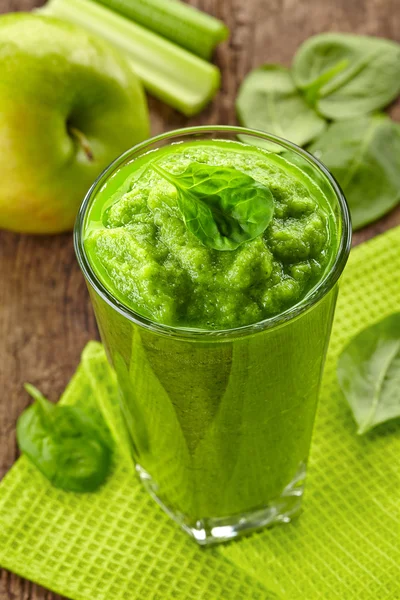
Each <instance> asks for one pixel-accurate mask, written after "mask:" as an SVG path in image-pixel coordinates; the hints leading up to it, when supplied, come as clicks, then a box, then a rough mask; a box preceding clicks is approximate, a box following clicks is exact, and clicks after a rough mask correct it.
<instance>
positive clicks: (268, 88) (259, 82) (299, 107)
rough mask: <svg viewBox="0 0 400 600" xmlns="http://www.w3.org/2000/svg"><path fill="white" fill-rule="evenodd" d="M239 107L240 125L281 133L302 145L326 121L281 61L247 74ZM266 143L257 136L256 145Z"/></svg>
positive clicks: (237, 101)
mask: <svg viewBox="0 0 400 600" xmlns="http://www.w3.org/2000/svg"><path fill="white" fill-rule="evenodd" d="M236 110H237V114H238V118H239V121H240V123H241V125H244V126H245V127H251V128H252V129H260V130H261V131H266V132H268V133H272V134H274V135H278V136H279V137H282V138H285V139H288V140H290V141H292V142H294V143H295V144H298V145H299V146H303V145H305V144H307V143H309V142H310V141H311V140H313V139H314V138H316V137H317V136H318V135H320V134H321V133H322V132H323V130H324V129H325V127H326V121H325V120H324V119H323V118H322V117H320V116H319V115H318V114H317V113H316V112H315V110H313V109H312V108H311V107H310V106H309V105H308V104H307V102H306V101H305V99H304V98H303V96H302V94H301V92H299V91H298V90H297V88H296V86H295V85H294V82H293V79H292V76H291V74H290V71H289V69H286V68H285V67H281V66H279V65H264V66H262V67H260V68H258V69H254V71H251V72H250V73H249V74H248V75H247V77H246V78H245V79H244V81H243V82H242V85H241V86H240V89H239V94H238V97H237V99H236ZM249 139H251V138H249ZM263 145H265V144H263V142H262V141H261V140H257V146H263ZM269 146H270V144H268V143H267V144H266V147H267V148H269Z"/></svg>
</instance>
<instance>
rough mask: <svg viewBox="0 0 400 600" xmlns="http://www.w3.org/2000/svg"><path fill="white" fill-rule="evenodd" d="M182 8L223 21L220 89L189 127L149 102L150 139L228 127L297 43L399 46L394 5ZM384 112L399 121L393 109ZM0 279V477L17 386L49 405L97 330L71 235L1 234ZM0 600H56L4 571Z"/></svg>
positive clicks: (312, 1)
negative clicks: (356, 40)
mask: <svg viewBox="0 0 400 600" xmlns="http://www.w3.org/2000/svg"><path fill="white" fill-rule="evenodd" d="M41 4H43V1H42V0H0V12H9V11H14V10H29V9H31V8H33V7H35V6H39V5H41ZM191 4H193V5H195V6H197V7H198V8H201V9H203V10H206V11H207V12H209V13H211V14H214V15H216V16H218V17H220V18H222V19H223V20H224V21H225V22H226V23H227V24H228V26H229V28H230V30H231V32H232V35H231V38H230V40H229V41H228V42H226V43H224V44H223V45H221V47H220V48H219V49H218V51H217V55H216V61H217V63H218V64H219V66H220V67H221V70H222V85H221V90H220V92H219V93H218V95H217V97H216V99H215V100H214V102H213V103H212V104H211V105H210V106H209V107H208V108H207V109H206V110H205V111H204V112H203V113H202V114H201V115H199V116H197V117H195V118H193V119H190V120H188V119H186V118H184V117H183V116H181V115H179V114H178V113H176V112H175V111H173V110H172V109H170V108H169V107H167V106H165V105H163V104H162V103H160V102H158V101H157V100H155V99H150V100H149V105H150V110H151V120H152V133H153V134H157V133H160V132H162V131H168V130H172V129H175V128H177V127H183V126H186V125H196V124H216V123H219V124H234V123H236V117H235V108H234V98H235V95H236V92H237V89H238V87H239V84H240V82H241V80H242V79H243V77H244V76H245V74H246V73H247V72H248V71H249V70H250V69H251V68H253V67H255V66H258V65H260V64H262V63H265V62H279V63H281V64H285V65H290V62H291V59H292V57H293V54H294V52H295V50H296V48H297V47H298V45H299V44H300V43H301V42H302V41H303V40H305V39H306V38H308V37H309V36H310V35H312V34H314V33H318V32H321V31H351V32H356V33H367V34H373V35H380V36H384V37H388V38H392V39H397V40H398V41H400V11H399V10H398V0H353V1H349V0H324V1H323V2H321V0H268V2H267V1H266V0H246V1H245V2H243V0H192V1H191ZM391 113H392V116H393V118H395V119H397V120H400V103H397V104H396V105H395V106H394V107H393V108H392V110H391ZM399 223H400V208H398V209H397V210H395V211H393V212H392V213H391V214H389V215H387V216H386V217H385V218H384V219H381V220H380V221H379V222H377V223H375V224H373V225H371V226H370V227H367V228H365V229H364V230H362V231H360V232H357V233H356V234H355V236H354V241H355V243H359V242H361V241H363V240H365V239H368V238H370V237H372V236H374V235H377V234H378V233H381V232H383V231H385V230H386V229H388V228H390V227H393V226H395V225H397V224H399ZM0 273H1V285H0V357H1V360H0V382H1V386H2V392H3V393H2V399H1V401H0V478H1V477H2V476H3V475H4V473H5V472H6V471H7V470H8V469H9V468H10V467H11V465H12V464H13V462H14V461H15V459H16V458H17V456H18V451H17V447H16V444H15V422H16V419H17V417H18V415H19V414H20V413H21V411H22V410H23V409H24V408H25V407H26V406H27V404H28V403H29V399H28V397H27V395H26V394H25V393H24V392H23V390H22V384H23V383H24V382H25V381H31V382H32V383H33V384H37V385H38V386H40V388H41V389H42V390H43V392H44V393H45V394H48V395H49V397H50V398H53V399H56V398H58V396H59V395H60V394H61V392H62V390H63V389H64V387H65V385H66V383H67V381H68V380H69V378H70V376H71V375H72V373H73V371H74V369H75V367H76V365H77V363H78V361H79V355H80V352H81V349H82V348H83V346H84V345H85V343H86V342H87V341H88V340H89V339H93V338H95V337H97V329H96V325H95V321H94V317H93V313H92V310H91V308H90V304H89V300H88V295H87V291H86V287H85V283H84V281H83V277H82V275H81V274H80V272H79V269H78V266H77V264H76V261H75V258H74V253H73V248H72V240H71V235H69V234H65V235H61V236H55V237H50V236H48V237H40V238H38V237H34V236H19V235H16V234H13V233H9V232H1V233H0ZM0 600H61V597H60V596H58V595H55V594H52V593H51V592H48V591H46V590H44V589H43V588H40V587H39V586H37V585H35V584H32V583H30V582H27V581H24V580H22V579H20V578H19V577H16V576H15V575H12V574H10V573H7V572H6V571H4V570H3V571H1V572H0ZM88 600H91V599H90V598H88ZM144 600H145V599H144Z"/></svg>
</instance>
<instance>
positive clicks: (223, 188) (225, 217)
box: [152, 162, 274, 250]
mask: <svg viewBox="0 0 400 600" xmlns="http://www.w3.org/2000/svg"><path fill="white" fill-rule="evenodd" d="M152 168H153V169H154V170H155V171H157V173H159V175H161V176H162V177H163V178H164V179H166V180H167V181H169V182H170V183H171V184H172V185H173V186H175V188H176V191H177V194H178V207H179V210H180V211H181V213H182V215H183V219H184V221H185V224H186V227H187V228H188V230H189V231H191V233H193V235H195V236H196V237H197V238H198V239H199V240H200V241H201V242H202V243H203V244H204V245H205V246H208V247H209V248H213V249H215V250H235V249H236V248H237V247H238V246H240V244H243V243H244V242H247V241H249V240H252V239H254V238H255V237H257V236H259V235H261V234H262V232H263V231H264V230H265V229H266V228H267V226H268V225H269V223H270V222H271V219H272V216H273V212H274V199H273V196H272V193H271V191H270V189H269V188H268V187H267V186H265V185H263V184H262V183H259V182H258V181H255V180H254V179H253V178H252V177H250V176H249V175H246V174H245V173H241V172H240V171H238V170H236V169H233V168H230V167H215V166H211V165H207V164H201V163H196V162H193V163H191V164H190V165H189V166H188V167H187V168H186V170H185V171H184V172H183V173H179V174H175V173H174V174H173V173H170V172H169V171H166V170H165V169H163V168H162V167H160V166H159V165H158V164H153V165H152Z"/></svg>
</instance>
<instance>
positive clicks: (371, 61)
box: [292, 33, 400, 120]
mask: <svg viewBox="0 0 400 600" xmlns="http://www.w3.org/2000/svg"><path fill="white" fill-rule="evenodd" d="M292 73H293V79H294V82H295V84H296V85H297V87H298V88H299V89H301V90H302V91H303V93H304V95H305V97H306V99H307V101H308V102H309V104H310V105H311V106H314V107H315V108H316V110H317V111H318V112H319V113H320V114H321V115H324V116H325V117H328V118H329V119H336V120H339V119H349V118H352V117H359V116H362V115H366V114H368V113H371V112H373V111H376V110H378V109H381V108H383V107H385V106H387V105H388V104H389V103H390V102H392V101H393V100H394V99H395V98H396V96H398V94H399V93H400V44H398V43H396V42H394V41H391V40H385V39H382V38H377V37H369V36H362V35H351V34H347V33H322V34H319V35H315V36H313V37H311V38H309V39H308V40H306V41H305V42H304V43H303V44H302V45H301V46H300V48H299V49H298V51H297V53H296V55H295V57H294V61H293V67H292Z"/></svg>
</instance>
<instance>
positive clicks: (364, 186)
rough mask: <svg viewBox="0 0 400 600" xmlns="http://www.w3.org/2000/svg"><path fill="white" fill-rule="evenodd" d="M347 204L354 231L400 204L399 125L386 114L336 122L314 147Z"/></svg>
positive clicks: (312, 150) (312, 151) (313, 152)
mask: <svg viewBox="0 0 400 600" xmlns="http://www.w3.org/2000/svg"><path fill="white" fill-rule="evenodd" d="M309 151H310V152H311V153H312V154H315V156H316V157H317V158H319V159H320V160H321V161H322V162H323V163H324V164H325V165H326V166H327V167H328V169H329V170H330V171H331V173H332V174H333V175H334V176H335V177H336V179H337V180H338V182H339V184H340V186H341V187H342V189H343V192H344V195H345V197H346V199H347V201H348V204H349V207H350V212H351V217H352V221H353V229H359V228H360V227H363V226H364V225H367V224H368V223H371V222H372V221H375V220H376V219H378V218H379V217H381V216H382V215H384V214H385V213H386V212H388V211H389V210H391V209H392V208H393V207H394V206H396V205H397V204H398V203H399V201H400V125H399V124H397V123H394V122H393V121H392V120H391V119H389V117H387V116H386V115H383V114H377V115H373V116H367V117H361V118H359V119H351V120H348V121H337V122H336V123H332V125H330V126H329V127H328V129H327V130H326V131H325V132H324V133H323V134H322V135H321V137H320V138H319V139H317V140H316V141H315V142H314V143H313V144H311V146H310V148H309Z"/></svg>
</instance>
